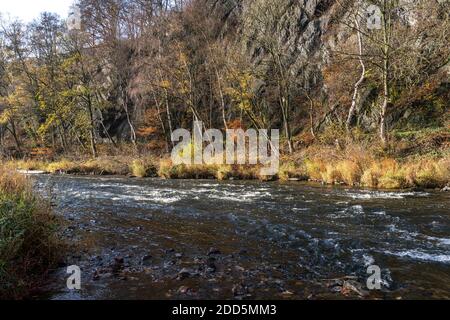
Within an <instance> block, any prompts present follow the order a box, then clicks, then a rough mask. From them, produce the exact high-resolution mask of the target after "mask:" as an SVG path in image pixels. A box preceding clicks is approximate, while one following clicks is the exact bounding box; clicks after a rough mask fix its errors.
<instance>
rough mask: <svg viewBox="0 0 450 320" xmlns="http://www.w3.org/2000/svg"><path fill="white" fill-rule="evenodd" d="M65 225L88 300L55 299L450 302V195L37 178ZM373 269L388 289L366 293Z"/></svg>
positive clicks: (54, 285) (58, 291)
mask: <svg viewBox="0 0 450 320" xmlns="http://www.w3.org/2000/svg"><path fill="white" fill-rule="evenodd" d="M35 179H36V188H37V189H38V190H40V191H41V192H42V193H44V194H45V195H47V196H49V197H51V198H52V201H54V203H55V205H56V207H57V208H56V212H57V213H58V214H60V215H63V216H64V217H65V218H66V220H67V221H68V226H67V229H66V230H65V231H64V237H65V238H67V239H68V240H67V241H68V242H69V243H72V244H74V246H76V249H74V250H73V252H74V253H73V254H70V255H69V256H68V257H67V261H66V263H67V264H69V265H72V264H75V265H79V266H80V268H81V270H82V290H81V291H77V292H71V291H69V290H68V289H67V288H66V278H67V277H68V275H67V274H66V273H65V268H61V269H60V270H58V271H57V272H55V274H54V275H53V277H52V281H51V284H50V285H49V287H48V288H47V290H46V293H45V294H44V295H42V296H39V297H37V298H40V299H42V298H50V299H234V298H237V299H245V298H251V299H323V298H331V299H342V298H385V299H398V298H413V299H414V298H431V299H435V298H450V209H449V207H450V196H449V194H445V193H441V192H387V191H368V190H355V189H345V188H326V187H314V186H311V185H304V184H293V183H290V184H282V183H270V184H261V183H258V182H217V181H198V180H197V181H190V180H157V179H155V180H152V179H150V180H139V179H128V178H117V177H114V178H108V177H107V178H98V177H95V178H91V177H69V176H36V177H35ZM370 265H378V266H379V267H380V268H381V274H382V290H380V291H369V290H368V289H367V286H366V280H367V277H368V274H367V267H368V266H370Z"/></svg>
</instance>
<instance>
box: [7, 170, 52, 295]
mask: <svg viewBox="0 0 450 320" xmlns="http://www.w3.org/2000/svg"><path fill="white" fill-rule="evenodd" d="M59 252H60V244H59V243H58V241H57V238H56V220H55V217H54V216H53V215H52V213H51V210H50V206H49V204H48V203H47V202H45V201H43V200H42V199H40V198H38V197H36V196H34V195H33V194H32V191H31V187H30V185H29V183H28V181H27V180H26V178H24V177H23V176H20V175H18V174H16V173H11V172H7V171H5V170H4V169H1V168H0V299H21V298H24V297H26V296H27V295H29V294H30V293H31V292H32V291H33V290H34V289H36V288H37V287H38V286H39V285H41V284H42V282H43V280H44V279H45V276H46V274H47V273H48V271H49V270H50V269H51V268H53V267H54V266H55V264H56V262H57V260H58V253H59Z"/></svg>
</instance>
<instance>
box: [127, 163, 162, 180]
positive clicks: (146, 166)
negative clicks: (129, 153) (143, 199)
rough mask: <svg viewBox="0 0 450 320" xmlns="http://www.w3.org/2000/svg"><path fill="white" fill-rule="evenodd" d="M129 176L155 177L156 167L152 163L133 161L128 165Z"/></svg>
mask: <svg viewBox="0 0 450 320" xmlns="http://www.w3.org/2000/svg"><path fill="white" fill-rule="evenodd" d="M130 171H131V175H132V176H134V177H138V178H145V177H155V176H156V172H157V170H156V166H155V165H154V164H153V162H152V161H149V160H145V159H139V160H134V161H133V162H132V163H131V165H130Z"/></svg>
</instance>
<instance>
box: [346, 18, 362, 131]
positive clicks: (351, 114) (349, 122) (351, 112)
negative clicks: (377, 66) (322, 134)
mask: <svg viewBox="0 0 450 320" xmlns="http://www.w3.org/2000/svg"><path fill="white" fill-rule="evenodd" d="M355 25H356V28H357V30H358V31H357V32H358V46H359V63H360V65H361V77H360V78H359V80H358V82H356V84H355V88H354V91H353V97H352V105H351V107H350V110H349V112H348V117H347V130H350V129H351V127H352V125H353V119H354V118H355V116H356V105H357V99H358V94H359V87H360V86H361V84H362V83H363V82H364V80H365V78H366V66H365V64H364V61H363V58H362V55H363V44H362V35H361V31H360V27H359V22H358V18H355Z"/></svg>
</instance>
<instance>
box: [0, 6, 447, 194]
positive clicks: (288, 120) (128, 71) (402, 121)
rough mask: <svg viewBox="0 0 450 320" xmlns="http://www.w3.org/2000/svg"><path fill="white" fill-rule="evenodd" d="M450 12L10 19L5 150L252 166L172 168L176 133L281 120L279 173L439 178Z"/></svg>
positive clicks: (75, 162)
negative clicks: (177, 164) (195, 126)
mask: <svg viewBox="0 0 450 320" xmlns="http://www.w3.org/2000/svg"><path fill="white" fill-rule="evenodd" d="M449 11H450V10H449V3H448V1H387V0H386V1H384V0H383V1H381V0H374V1H350V0H343V1H340V0H339V1H338V0H336V1H331V0H322V1H293V0H255V1H247V0H223V1H213V0H192V1H182V0H180V1H170V0H148V1H144V0H105V1H100V0H81V1H78V2H76V3H74V6H73V12H72V16H71V17H69V19H66V18H65V17H58V16H55V15H54V14H50V13H44V14H42V15H41V17H40V18H39V19H37V20H35V21H34V22H32V23H30V24H28V25H24V24H23V23H21V22H20V21H14V20H13V21H8V20H7V19H5V18H3V19H2V22H1V30H0V37H1V38H0V39H1V40H0V154H1V156H2V157H3V159H4V160H5V161H7V160H13V161H14V163H15V164H14V165H15V166H18V167H19V168H21V169H45V171H50V172H72V173H90V172H94V173H104V174H107V173H111V174H130V173H131V174H133V173H137V175H138V176H146V175H152V174H155V173H156V172H158V171H160V173H161V174H160V175H162V176H165V177H167V176H169V177H185V176H187V177H190V176H194V177H195V176H205V175H206V176H209V175H216V176H221V177H226V176H229V175H236V176H238V177H239V176H244V177H251V176H254V174H252V173H251V172H250V173H249V172H241V174H239V173H236V172H235V171H236V170H237V171H246V170H245V169H242V170H239V168H238V169H236V168H219V169H211V168H172V167H171V165H170V161H168V160H167V159H166V158H167V154H168V153H169V152H170V151H171V150H172V148H173V142H172V141H171V139H170V137H171V132H173V131H174V130H175V129H178V128H191V127H192V123H193V121H202V122H203V123H204V125H205V128H204V129H205V130H206V129H209V128H217V129H220V130H227V129H239V128H242V129H248V128H255V129H262V128H264V129H279V130H280V132H281V134H282V147H281V152H282V154H283V159H284V162H283V163H284V165H283V166H282V168H281V173H280V174H279V176H280V177H284V178H286V179H295V178H298V179H300V178H308V179H312V180H321V181H324V182H326V183H346V184H349V185H354V184H363V185H366V186H371V187H376V186H377V185H378V184H380V185H383V186H385V187H397V188H398V187H407V186H409V187H411V186H414V185H420V186H430V187H437V186H439V187H444V186H445V184H446V182H447V181H448V180H447V181H446V179H447V178H448V170H449V163H448V160H446V158H448V143H449V112H448V101H449V83H448V80H449V39H448V37H449V35H448V30H449V21H450V20H449ZM161 159H162V161H161ZM49 163H50V165H49ZM202 170H203V171H205V170H206V171H207V172H206V173H202V172H201V171H202ZM211 170H212V171H217V172H211ZM196 171H200V173H198V172H196ZM223 171H225V174H223V173H224V172H223ZM386 172H388V173H389V174H388V176H387V177H385V179H384V180H385V182H384V183H380V182H379V181H378V180H382V178H383V177H382V175H383V174H384V173H386ZM412 175H414V176H412ZM415 175H419V176H418V177H416V176H415ZM363 178H364V179H363ZM430 180H431V181H430Z"/></svg>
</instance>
